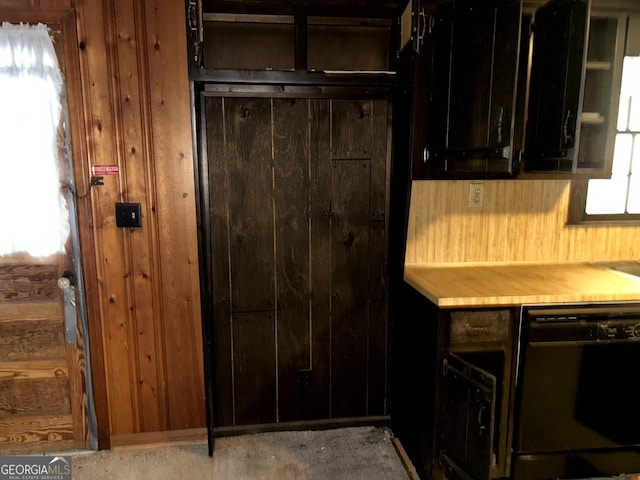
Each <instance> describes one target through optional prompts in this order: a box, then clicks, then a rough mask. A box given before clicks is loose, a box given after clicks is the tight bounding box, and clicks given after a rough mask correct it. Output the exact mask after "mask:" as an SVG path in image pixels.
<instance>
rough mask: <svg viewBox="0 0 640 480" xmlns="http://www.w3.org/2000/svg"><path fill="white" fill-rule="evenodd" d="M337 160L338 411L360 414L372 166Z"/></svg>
mask: <svg viewBox="0 0 640 480" xmlns="http://www.w3.org/2000/svg"><path fill="white" fill-rule="evenodd" d="M334 104H335V102H334ZM331 163H332V167H333V170H332V175H331V230H330V232H331V233H330V235H331V251H330V259H331V333H332V341H331V366H332V368H331V401H332V416H334V417H357V416H363V415H365V413H366V392H367V343H368V338H367V333H368V332H367V326H368V321H369V315H368V314H369V311H368V300H369V292H368V282H367V281H365V279H367V278H368V273H369V266H368V265H369V261H370V259H369V258H368V254H369V251H368V248H369V238H368V237H369V178H370V168H371V167H370V161H369V160H362V159H361V160H332V161H331Z"/></svg>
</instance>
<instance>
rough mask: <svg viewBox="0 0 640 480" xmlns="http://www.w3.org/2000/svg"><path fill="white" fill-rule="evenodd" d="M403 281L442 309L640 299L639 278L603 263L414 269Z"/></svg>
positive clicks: (453, 266)
mask: <svg viewBox="0 0 640 480" xmlns="http://www.w3.org/2000/svg"><path fill="white" fill-rule="evenodd" d="M404 279H405V281H406V282H407V283H408V284H410V285H411V286H413V287H414V288H415V289H416V290H418V291H419V292H420V293H422V294H423V295H424V296H426V297H427V298H428V299H429V300H431V301H432V302H433V303H435V304H436V305H438V306H439V307H443V308H449V307H475V306H483V307H485V306H486V307H488V306H513V305H522V304H533V303H581V302H610V301H611V302H612V301H629V300H640V278H639V277H636V276H634V275H630V274H626V273H623V272H619V271H614V270H612V269H610V268H607V266H605V265H600V264H588V263H560V264H535V265H533V264H480V265H478V264H473V265H464V264H456V265H447V266H442V265H440V266H436V265H433V266H432V265H423V264H420V265H415V264H410V265H406V266H405V271H404Z"/></svg>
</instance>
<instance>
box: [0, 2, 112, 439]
mask: <svg viewBox="0 0 640 480" xmlns="http://www.w3.org/2000/svg"><path fill="white" fill-rule="evenodd" d="M3 14H4V18H3V20H5V21H8V22H14V23H15V22H28V23H36V22H42V23H45V24H47V25H49V26H51V27H53V28H56V27H57V28H60V29H61V31H62V38H63V51H64V59H63V62H64V71H65V75H64V80H65V82H64V83H65V87H66V91H67V103H68V110H69V133H70V135H71V142H70V144H71V150H72V157H73V158H72V162H73V175H74V181H75V188H76V191H75V192H74V196H75V199H76V209H77V221H78V233H79V237H80V252H79V254H80V258H81V262H82V271H83V275H84V277H85V278H89V279H97V278H98V273H97V260H96V250H95V244H94V234H93V225H94V216H93V208H92V205H91V195H90V191H91V184H90V175H89V169H88V168H89V167H88V165H89V160H88V145H87V143H86V139H87V135H86V125H85V118H86V115H85V113H86V108H85V107H86V102H85V94H86V92H85V91H84V90H83V84H82V73H81V72H82V69H81V65H80V63H81V60H80V58H79V55H78V50H83V49H84V45H83V44H82V42H80V41H79V40H78V35H79V30H78V24H77V19H76V11H75V9H74V8H57V9H56V8H54V9H47V8H44V7H34V8H15V9H14V8H5V10H4V11H3ZM84 295H85V301H86V307H87V322H88V330H89V331H88V332H85V335H86V337H88V341H86V342H85V346H86V347H89V348H88V351H89V353H90V358H91V378H90V379H87V380H88V381H91V383H92V387H93V399H94V408H95V412H96V422H97V429H98V449H100V450H102V449H108V448H109V447H110V425H109V409H108V402H107V384H106V377H105V365H104V352H103V346H102V326H101V323H100V303H99V292H98V283H97V282H96V281H92V282H84Z"/></svg>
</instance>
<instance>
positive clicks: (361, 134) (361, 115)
mask: <svg viewBox="0 0 640 480" xmlns="http://www.w3.org/2000/svg"><path fill="white" fill-rule="evenodd" d="M372 113H373V112H372V104H371V102H370V101H367V100H334V101H333V102H332V110H331V156H332V158H337V159H349V158H351V159H354V158H370V156H371V144H372V142H371V140H372V139H371V134H372V132H373V130H372V128H371V126H372V123H371V118H372V117H371V115H372Z"/></svg>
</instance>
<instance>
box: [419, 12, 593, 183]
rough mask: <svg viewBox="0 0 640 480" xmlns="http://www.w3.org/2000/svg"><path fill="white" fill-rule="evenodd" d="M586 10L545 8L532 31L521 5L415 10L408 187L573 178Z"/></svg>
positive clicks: (581, 83)
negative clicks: (525, 176)
mask: <svg viewBox="0 0 640 480" xmlns="http://www.w3.org/2000/svg"><path fill="white" fill-rule="evenodd" d="M589 7H590V0H551V1H550V2H548V3H547V4H546V5H544V6H543V7H540V8H539V9H538V10H537V11H536V12H535V14H534V16H533V21H532V16H526V15H525V16H523V13H522V1H521V0H488V1H483V2H478V1H473V0H449V1H445V2H439V3H435V4H433V3H431V2H427V1H426V0H423V3H422V4H420V5H418V7H417V8H416V10H415V11H414V15H413V19H414V23H415V24H416V28H415V29H414V32H415V35H414V39H417V41H414V50H416V53H415V54H414V74H413V78H414V90H413V113H412V115H413V118H414V125H413V130H412V135H411V136H412V138H411V140H412V142H413V143H414V146H413V148H412V152H413V155H412V157H413V158H412V165H413V168H412V177H413V178H414V179H420V178H433V179H437V178H501V177H502V178H510V177H515V176H518V175H519V174H520V173H521V172H522V171H528V172H538V171H539V172H550V171H553V172H558V171H563V172H564V171H569V172H570V171H572V170H573V169H575V163H576V159H577V148H576V146H577V141H578V135H579V121H578V119H579V116H580V110H581V105H582V90H583V87H582V85H583V83H584V81H583V78H584V57H585V51H586V47H585V46H586V41H587V35H588V19H589ZM529 59H531V63H529ZM527 112H528V116H527V115H526V114H527ZM415 119H420V120H419V121H418V122H415Z"/></svg>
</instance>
